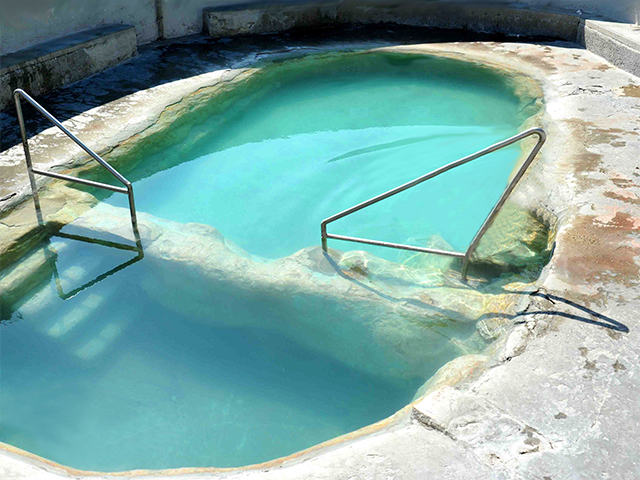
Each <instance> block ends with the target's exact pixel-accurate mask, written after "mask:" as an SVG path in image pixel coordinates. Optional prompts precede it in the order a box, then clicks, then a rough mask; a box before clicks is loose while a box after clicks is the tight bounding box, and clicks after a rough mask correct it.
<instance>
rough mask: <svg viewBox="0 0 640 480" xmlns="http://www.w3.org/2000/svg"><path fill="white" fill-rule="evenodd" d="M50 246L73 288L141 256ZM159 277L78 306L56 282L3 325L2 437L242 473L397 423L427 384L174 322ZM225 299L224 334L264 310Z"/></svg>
mask: <svg viewBox="0 0 640 480" xmlns="http://www.w3.org/2000/svg"><path fill="white" fill-rule="evenodd" d="M51 248H52V249H53V251H55V250H57V251H59V256H58V260H57V269H58V271H59V275H60V278H61V286H62V288H63V290H64V291H65V292H67V291H70V290H71V289H73V288H75V287H78V286H80V285H82V284H83V283H84V282H87V281H90V280H91V279H93V278H95V277H96V276H98V275H99V274H101V273H103V272H104V271H106V270H108V269H110V268H113V267H115V266H116V265H118V264H120V263H122V262H124V261H126V260H128V259H130V258H131V257H132V254H131V252H123V251H120V250H114V249H110V248H107V247H104V246H101V245H91V244H85V243H81V242H77V241H73V240H56V241H55V242H54V243H53V244H52V247H51ZM148 274H149V273H148V271H147V269H146V262H145V260H142V261H141V262H138V263H135V264H134V265H132V266H130V267H127V268H125V269H124V270H122V271H120V272H118V274H116V275H113V276H111V277H109V278H107V279H106V280H104V281H102V282H100V283H98V284H96V285H95V286H93V287H91V288H88V289H86V290H84V291H82V292H80V293H78V294H77V295H76V296H74V297H72V298H70V299H69V300H66V301H63V300H62V299H61V298H59V296H58V291H57V288H56V283H55V281H54V280H53V279H52V280H51V281H50V282H48V283H47V285H46V286H45V287H44V288H43V289H42V290H41V291H40V292H39V293H38V294H37V295H36V296H35V297H33V298H32V299H31V300H29V301H27V302H26V303H24V304H23V305H22V306H21V307H20V308H19V309H18V311H16V312H15V313H14V314H13V316H12V317H11V319H10V320H9V323H6V324H2V325H1V326H0V365H1V371H0V375H1V381H2V388H1V389H0V441H3V442H6V443H9V444H11V445H14V446H17V447H20V448H23V449H26V450H28V451H30V452H33V453H35V454H38V455H42V456H44V457H46V458H48V459H51V460H54V461H56V462H60V463H62V464H64V465H68V466H71V467H75V468H80V469H88V470H98V471H117V470H129V469H136V468H150V469H160V468H171V467H187V466H217V467H230V466H242V465H248V464H252V463H257V462H263V461H267V460H271V459H274V458H277V457H280V456H284V455H288V454H291V453H293V452H296V451H298V450H301V449H303V448H307V447H310V446H312V445H315V444H317V443H320V442H322V441H325V440H328V439H331V438H333V437H335V436H338V435H342V434H345V433H347V432H350V431H353V430H356V429H358V428H360V427H363V426H366V425H368V424H371V423H374V422H376V421H378V420H380V419H382V418H385V417H387V416H389V415H391V414H393V413H394V412H395V411H397V410H398V409H400V408H402V407H403V406H404V405H406V404H407V403H408V402H409V401H410V400H411V398H412V397H413V395H414V394H415V392H416V389H417V388H418V387H419V386H420V384H421V383H422V382H423V381H424V379H417V378H414V379H409V380H400V379H399V380H398V381H397V382H391V381H389V379H388V378H386V379H385V378H377V377H375V376H371V375H367V374H365V373H362V372H360V371H356V370H354V369H352V368H350V367H348V366H346V365H344V364H342V363H340V362H338V361H336V360H334V359H332V358H329V357H327V356H326V355H324V354H322V353H319V352H317V351H312V350H309V349H307V348H305V347H303V346H301V345H299V344H297V343H296V342H294V341H293V340H291V339H289V338H287V337H285V336H284V335H282V334H280V333H277V332H274V331H270V330H268V329H259V328H226V327H215V326H212V325H205V324H203V323H202V322H198V321H196V320H194V319H192V318H189V317H186V316H180V315H176V314H173V313H171V312H169V311H167V310H166V309H165V308H163V307H161V306H160V305H159V304H157V303H156V302H155V301H154V300H153V299H151V298H150V297H149V296H148V295H147V294H146V293H145V291H144V290H143V289H142V288H141V287H140V280H141V279H143V278H144V277H145V275H148ZM216 295H217V294H216V292H213V291H212V292H211V297H212V301H215V298H216ZM226 303H227V305H226V308H225V309H224V310H221V311H220V317H221V318H217V319H213V321H212V323H213V324H215V323H219V324H224V323H225V319H224V316H225V315H245V316H254V317H258V318H259V317H260V316H261V315H262V309H263V308H264V303H261V302H258V301H256V302H255V303H253V304H251V303H247V302H246V301H244V302H243V304H242V306H241V307H240V306H239V307H238V308H237V309H233V308H231V309H229V305H228V301H227V302H226ZM283 315H286V314H284V313H283ZM284 320H285V321H286V319H284ZM344 321H345V322H348V321H349V319H348V318H345V319H344ZM247 322H249V323H251V320H247ZM253 323H255V322H253ZM438 367H439V365H438V364H435V363H434V365H432V373H433V372H434V371H435V369H437V368H438Z"/></svg>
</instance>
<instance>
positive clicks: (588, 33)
mask: <svg viewBox="0 0 640 480" xmlns="http://www.w3.org/2000/svg"><path fill="white" fill-rule="evenodd" d="M578 40H579V42H580V43H581V44H582V45H584V46H585V47H586V48H587V50H589V51H591V52H593V53H595V54H597V55H600V56H601V57H602V58H604V59H606V60H608V61H609V62H611V63H613V64H614V65H615V66H616V67H619V68H622V69H623V70H626V71H627V72H630V73H633V74H634V75H636V76H640V27H638V26H634V25H628V24H620V23H615V22H605V21H599V20H583V21H582V22H581V24H580V31H579V37H578Z"/></svg>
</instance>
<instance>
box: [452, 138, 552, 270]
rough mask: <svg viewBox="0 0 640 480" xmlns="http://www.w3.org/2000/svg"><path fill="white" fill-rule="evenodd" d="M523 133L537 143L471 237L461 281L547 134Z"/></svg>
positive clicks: (463, 263)
mask: <svg viewBox="0 0 640 480" xmlns="http://www.w3.org/2000/svg"><path fill="white" fill-rule="evenodd" d="M525 133H527V136H529V135H537V136H538V141H537V143H536V145H535V147H533V150H531V153H530V154H529V156H528V157H527V159H526V160H525V161H524V163H523V164H522V166H521V167H520V168H519V169H518V173H516V175H515V176H514V177H513V179H512V180H511V182H509V185H507V188H505V190H504V192H502V195H501V196H500V199H499V200H498V202H497V203H496V204H495V206H494V207H493V209H492V210H491V212H490V213H489V215H488V216H487V218H486V219H485V221H484V223H483V224H482V226H481V227H480V229H479V230H478V232H477V233H476V235H475V237H473V240H472V241H471V243H470V244H469V248H468V249H467V253H466V254H465V256H464V260H463V261H462V280H463V281H466V279H467V271H468V269H469V262H470V261H471V255H473V252H475V250H476V248H477V247H478V244H479V243H480V239H481V238H482V236H483V235H484V234H485V233H486V232H487V230H488V229H489V227H490V226H491V224H492V223H493V221H494V220H495V218H496V216H497V215H498V213H499V212H500V209H502V207H503V206H504V204H505V202H506V201H507V198H508V197H509V195H511V192H513V189H514V188H516V185H517V184H518V182H519V181H520V179H521V178H522V177H523V176H524V172H525V171H526V170H527V168H529V165H531V163H532V162H533V159H534V158H535V157H536V155H538V152H539V151H540V149H541V148H542V145H544V142H546V140H547V134H546V133H545V132H544V130H542V129H541V128H532V129H530V130H527V132H525Z"/></svg>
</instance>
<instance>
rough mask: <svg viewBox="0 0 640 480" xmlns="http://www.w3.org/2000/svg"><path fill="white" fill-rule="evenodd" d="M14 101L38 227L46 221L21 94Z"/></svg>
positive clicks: (16, 94) (17, 93)
mask: <svg viewBox="0 0 640 480" xmlns="http://www.w3.org/2000/svg"><path fill="white" fill-rule="evenodd" d="M13 100H14V101H15V104H16V112H17V114H18V125H20V136H21V137H22V148H23V149H24V158H25V161H26V163H27V174H28V175H29V183H30V184H31V193H32V195H33V203H34V204H35V208H36V217H37V219H38V225H41V226H42V225H44V219H43V218H42V210H41V208H40V197H39V196H38V186H37V184H36V178H35V176H34V175H33V163H32V162H31V153H30V152H29V142H28V140H27V131H26V128H25V126H24V117H23V115H22V105H21V104H20V94H19V92H14V93H13Z"/></svg>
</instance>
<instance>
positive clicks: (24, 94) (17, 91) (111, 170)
mask: <svg viewBox="0 0 640 480" xmlns="http://www.w3.org/2000/svg"><path fill="white" fill-rule="evenodd" d="M13 94H14V96H16V97H17V96H18V95H20V96H21V97H23V98H24V99H25V100H26V101H27V102H29V103H30V104H31V105H33V107H35V109H36V110H38V111H39V112H40V113H41V114H42V115H44V116H45V117H46V118H47V119H48V120H49V121H50V122H51V123H53V124H54V125H55V126H56V127H58V128H59V129H60V130H62V131H63V132H64V133H65V134H66V135H67V136H68V137H69V138H70V139H71V140H73V141H74V142H75V143H76V144H77V145H78V146H79V147H80V148H82V149H83V150H84V151H85V152H87V153H88V154H89V155H90V156H91V157H92V158H93V159H94V160H96V161H97V162H98V163H100V165H102V166H103V167H104V168H106V169H107V170H108V171H109V173H110V174H111V175H113V176H114V177H116V178H117V179H118V180H120V181H121V182H122V183H123V184H124V185H129V180H127V179H126V178H124V177H123V176H122V175H120V173H119V172H118V171H117V170H116V169H115V168H113V167H112V166H111V165H109V164H108V163H107V162H106V161H104V160H103V159H102V158H101V157H100V156H99V155H98V154H96V153H95V152H94V151H93V150H91V149H90V148H89V147H87V146H86V145H85V144H84V143H82V142H81V141H80V140H79V139H78V138H77V137H76V136H75V135H74V134H73V133H71V132H70V131H69V130H67V129H66V128H65V127H64V125H62V124H61V123H60V122H59V121H58V120H56V118H55V117H54V116H53V115H51V114H50V113H49V112H47V111H46V110H45V109H44V108H43V107H42V106H41V105H40V104H39V103H38V102H36V101H35V100H34V99H33V98H31V97H30V96H29V94H27V92H25V91H24V90H22V89H20V88H17V89H15V90H14V92H13Z"/></svg>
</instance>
